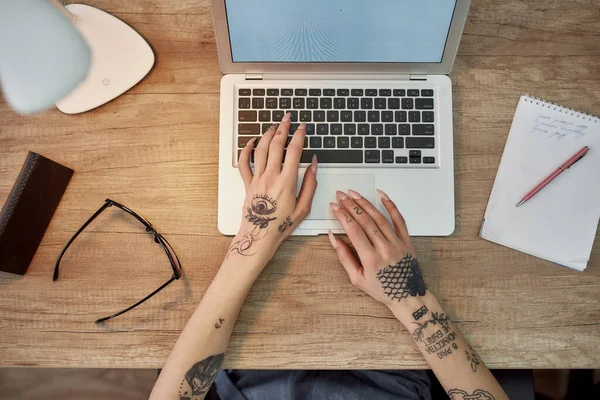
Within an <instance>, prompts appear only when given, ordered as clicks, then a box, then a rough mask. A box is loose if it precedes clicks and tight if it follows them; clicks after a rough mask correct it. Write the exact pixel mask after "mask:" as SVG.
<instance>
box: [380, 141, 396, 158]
mask: <svg viewBox="0 0 600 400" xmlns="http://www.w3.org/2000/svg"><path fill="white" fill-rule="evenodd" d="M380 139H384V138H380ZM381 161H382V162H383V163H384V164H393V163H394V150H383V151H382V152H381Z"/></svg>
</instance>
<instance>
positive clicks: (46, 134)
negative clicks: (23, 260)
mask: <svg viewBox="0 0 600 400" xmlns="http://www.w3.org/2000/svg"><path fill="white" fill-rule="evenodd" d="M85 2H86V3H87V4H90V5H94V6H97V7H100V8H102V9H104V10H105V11H108V12H110V13H113V14H114V15H116V16H117V17H119V18H121V19H122V20H124V21H125V22H127V23H128V24H130V25H131V26H133V27H134V28H135V29H136V30H137V31H138V32H140V33H141V34H142V35H143V36H144V37H145V38H146V39H147V40H148V41H149V43H150V44H151V45H152V47H153V49H154V52H155V54H156V65H155V66H154V68H153V70H152V71H151V72H150V74H149V75H148V76H147V77H146V78H145V79H144V80H143V81H142V82H141V83H140V84H138V85H137V86H136V87H134V88H133V89H131V90H130V91H129V92H127V93H126V94H125V95H123V96H121V97H119V98H118V99H116V100H114V101H112V102H111V103H109V104H107V105H105V106H103V107H100V108H98V109H96V110H94V111H92V112H88V113H84V114H81V115H77V116H68V115H63V114H61V113H60V112H59V111H57V110H51V111H47V112H44V113H42V114H39V115H36V116H30V117H22V116H18V115H17V114H15V113H13V112H12V111H11V110H10V109H9V108H8V107H7V106H6V104H5V103H2V104H0V202H3V201H4V200H5V199H6V197H7V196H8V193H9V191H10V189H11V187H12V185H13V183H14V181H15V179H16V178H17V175H18V173H19V170H20V168H21V165H22V163H23V161H24V159H25V156H26V154H27V151H28V150H32V151H36V152H39V153H41V154H43V155H45V156H47V157H49V158H51V159H53V160H55V161H58V162H60V163H62V164H64V165H67V166H69V167H71V168H73V169H74V170H75V171H76V173H75V175H74V177H73V179H72V181H71V183H70V185H69V188H68V190H67V192H66V194H65V196H64V197H63V200H62V202H61V203H60V206H59V207H58V210H57V212H56V214H55V217H54V219H53V220H52V223H51V224H50V227H49V229H48V231H47V233H46V235H45V237H44V239H43V241H42V243H41V246H40V248H39V249H38V251H37V254H36V256H35V258H34V260H33V263H32V264H31V266H30V268H29V271H28V273H27V274H26V275H25V276H14V275H10V274H6V273H0V305H1V306H0V337H1V338H2V340H0V364H2V365H12V366H47V367H103V368H105V367H110V368H113V367H119V368H121V367H123V368H125V367H128V368H157V367H160V366H161V365H162V364H163V362H164V361H165V359H166V357H167V355H168V354H169V352H170V350H171V347H172V346H173V344H174V343H175V340H176V339H177V336H178V334H179V332H180V331H181V329H182V328H183V326H184V324H185V323H186V321H187V319H188V317H189V316H190V314H191V313H192V310H193V309H194V307H195V306H196V304H197V303H198V301H199V300H200V299H201V297H202V295H203V293H204V291H205V290H206V288H207V286H208V284H209V283H210V281H211V279H212V277H213V276H214V275H215V273H216V271H217V269H218V267H219V264H220V261H221V259H222V257H223V255H224V253H225V251H226V249H227V247H228V244H229V240H230V239H228V238H226V237H223V236H222V235H220V234H219V232H218V230H217V157H218V151H217V146H218V145H217V144H218V124H219V119H218V117H219V80H220V78H221V73H220V70H219V65H218V60H217V49H216V46H215V39H214V35H213V24H212V17H211V11H210V3H209V1H208V0H167V1H164V0H135V1H127V2H123V1H116V0H105V1H101V0H86V1H85ZM451 78H452V81H453V90H454V124H455V126H454V129H455V154H456V160H455V168H456V173H455V176H456V225H457V229H456V232H455V233H454V234H453V235H452V236H450V237H447V238H426V237H425V238H416V239H415V246H416V249H417V252H418V255H419V257H420V259H421V264H422V269H423V273H424V275H425V278H426V280H427V282H428V284H429V286H430V288H431V290H432V291H433V292H434V293H435V294H436V295H437V297H438V299H439V300H440V302H441V303H442V304H443V305H444V307H445V308H446V311H447V312H448V313H449V315H451V318H452V320H453V321H454V322H455V323H456V324H457V325H458V327H459V328H460V330H461V331H462V332H463V333H464V334H465V335H466V337H467V338H468V340H470V341H471V343H472V346H473V348H474V349H476V350H477V351H478V352H479V353H480V355H481V357H482V359H483V360H485V362H486V363H487V364H488V365H489V366H490V367H491V368H551V367H561V368H590V367H596V368H598V367H599V366H600V352H599V351H598V345H599V344H600V246H599V244H598V236H597V237H596V239H597V240H596V245H595V248H594V250H593V253H592V257H591V260H590V262H589V265H588V268H587V270H586V271H585V272H583V273H579V272H574V271H571V270H569V269H566V268H563V267H560V266H557V265H554V264H551V263H549V262H545V261H541V260H539V259H536V258H534V257H530V256H527V255H525V254H521V253H519V252H516V251H513V250H510V249H507V248H504V247H501V246H498V245H495V244H492V243H490V242H487V241H485V240H482V239H480V238H479V237H478V232H479V227H480V223H481V218H482V216H483V213H484V210H485V207H486V203H487V200H488V197H489V194H490V190H491V188H492V184H493V181H494V177H495V174H496V170H497V168H498V163H499V161H500V156H501V154H502V151H503V148H504V144H505V141H506V137H507V135H508V131H509V128H510V123H511V120H512V117H513V114H514V111H515V106H516V104H517V101H518V98H519V96H520V95H521V94H523V93H529V94H531V95H535V96H540V97H544V98H547V99H549V100H552V101H555V102H558V103H561V104H564V105H565V106H568V107H573V108H578V109H581V110H583V111H586V112H590V113H596V114H598V113H600V1H598V0H574V1H567V0H548V1H536V0H527V1H517V0H508V1H502V2H499V1H492V0H473V2H472V8H471V12H470V16H469V19H468V21H467V25H466V28H465V33H464V36H463V39H462V42H461V46H460V50H459V56H458V58H457V60H456V64H455V67H454V71H453V72H452V74H451ZM591 184H598V182H593V183H591ZM106 197H110V198H112V199H114V200H116V201H119V202H122V203H124V204H125V205H127V206H129V207H131V208H133V209H134V210H136V211H138V212H139V213H140V214H142V215H144V216H145V217H146V218H148V219H149V220H150V221H151V222H152V223H153V224H154V225H155V226H156V228H157V229H158V230H159V232H161V233H163V234H164V235H165V236H166V237H167V238H168V239H169V241H170V242H171V243H172V244H173V246H174V248H175V249H176V251H177V253H178V255H179V256H180V258H181V261H182V264H183V267H184V269H185V272H186V276H185V278H184V279H181V280H179V281H177V282H175V283H173V284H172V285H171V286H169V287H168V288H167V289H166V290H164V291H163V292H162V293H160V294H159V295H158V296H156V297H154V298H153V299H152V300H150V301H149V302H148V303H147V304H145V305H143V306H142V307H140V308H139V309H137V310H135V311H134V312H130V313H128V314H126V315H125V316H123V317H119V318H117V319H116V320H114V321H112V322H110V323H107V324H104V325H100V326H97V325H95V324H94V320H95V319H96V318H98V317H102V316H105V315H108V314H109V313H111V312H115V311H117V310H120V309H121V308H123V307H125V306H128V305H129V304H131V303H133V302H135V301H136V300H138V299H140V298H141V297H143V296H144V295H146V294H147V293H149V292H151V291H152V290H153V289H154V288H156V287H158V286H159V285H160V284H162V283H163V282H164V281H166V280H167V279H168V278H169V276H170V274H171V272H170V267H169V264H168V261H167V259H166V257H165V255H164V253H162V252H161V250H160V248H159V246H157V245H156V244H154V243H153V241H152V240H151V238H150V237H149V236H148V235H147V234H146V233H144V232H143V230H141V229H140V226H138V225H137V223H135V222H134V221H131V220H130V218H127V217H126V216H123V215H122V214H120V213H119V212H118V211H110V212H108V213H107V214H106V215H103V216H102V217H101V218H99V219H98V220H97V221H96V222H94V224H93V225H91V226H90V229H89V230H88V231H87V232H85V233H84V234H83V235H82V236H81V237H80V238H79V239H78V240H77V241H76V242H75V243H74V245H73V246H72V248H71V249H70V250H69V252H68V253H67V255H66V256H65V258H64V260H63V265H62V272H61V276H60V279H59V280H58V281H57V282H52V279H51V277H52V270H53V266H54V262H55V260H56V257H57V256H58V254H59V252H60V250H61V248H62V246H63V245H64V244H65V242H66V241H67V240H68V239H69V237H70V236H71V235H72V234H73V232H74V231H75V230H77V228H78V227H79V226H80V225H81V224H82V223H83V222H84V221H85V220H86V219H87V218H88V217H89V216H90V215H91V214H92V213H93V212H94V211H95V210H96V209H97V208H98V207H99V206H100V205H101V204H102V202H103V201H104V199H105V198H106ZM399 203H400V204H401V201H399ZM565 206H568V205H565ZM593 217H594V216H590V218H593ZM315 254H317V255H318V257H315ZM224 366H225V367H226V368H348V369H358V368H368V369H392V368H426V367H427V364H426V363H425V361H424V359H423V358H422V356H421V355H420V354H419V352H418V351H417V350H416V348H415V347H414V346H413V344H412V340H411V338H410V335H409V334H408V333H407V332H406V331H405V330H404V329H403V328H402V327H401V325H400V324H399V323H398V322H397V321H396V320H395V319H394V318H393V317H392V315H391V314H390V313H389V312H388V310H387V309H386V308H385V307H383V306H381V305H380V304H378V303H376V302H375V301H374V300H372V299H371V298H369V297H368V296H366V295H365V294H362V293H360V292H358V291H357V290H355V289H354V288H353V287H352V286H351V285H350V283H349V282H348V279H347V277H346V275H345V273H344V271H343V269H342V268H341V266H340V265H339V263H338V262H337V259H336V257H335V254H334V252H333V251H332V250H331V249H330V247H329V244H328V242H327V238H326V237H324V236H320V237H311V238H293V239H291V240H289V241H288V242H286V243H285V244H284V245H283V246H282V248H281V249H280V251H279V252H278V253H277V255H276V256H275V258H274V259H273V261H272V262H271V263H270V264H269V266H268V267H267V268H266V270H265V271H264V273H263V274H262V276H261V277H260V278H259V280H258V281H257V283H256V285H255V286H254V288H253V289H252V291H251V293H250V295H249V296H248V299H247V302H246V304H245V306H244V308H243V310H242V313H241V315H240V318H239V321H238V323H237V325H236V327H235V330H234V334H233V337H232V340H231V344H230V347H229V351H228V353H227V357H226V360H225V365H224Z"/></svg>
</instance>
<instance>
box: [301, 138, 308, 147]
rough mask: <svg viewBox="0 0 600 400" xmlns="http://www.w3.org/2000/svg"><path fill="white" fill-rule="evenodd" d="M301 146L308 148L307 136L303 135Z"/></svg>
mask: <svg viewBox="0 0 600 400" xmlns="http://www.w3.org/2000/svg"><path fill="white" fill-rule="evenodd" d="M302 147H303V148H305V149H308V138H307V137H306V136H305V137H304V146H302Z"/></svg>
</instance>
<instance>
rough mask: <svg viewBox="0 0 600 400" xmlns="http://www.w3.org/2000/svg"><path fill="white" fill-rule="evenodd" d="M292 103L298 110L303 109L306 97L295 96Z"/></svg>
mask: <svg viewBox="0 0 600 400" xmlns="http://www.w3.org/2000/svg"><path fill="white" fill-rule="evenodd" d="M292 104H293V106H294V108H295V109H296V110H302V109H303V108H304V104H305V102H304V97H294V100H293V101H292Z"/></svg>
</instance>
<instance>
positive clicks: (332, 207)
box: [329, 203, 340, 211]
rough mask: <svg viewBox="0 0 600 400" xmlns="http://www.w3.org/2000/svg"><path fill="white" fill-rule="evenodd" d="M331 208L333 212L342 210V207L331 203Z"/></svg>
mask: <svg viewBox="0 0 600 400" xmlns="http://www.w3.org/2000/svg"><path fill="white" fill-rule="evenodd" d="M329 207H331V209H332V210H333V211H338V210H339V209H340V206H339V205H338V204H337V203H329Z"/></svg>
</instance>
